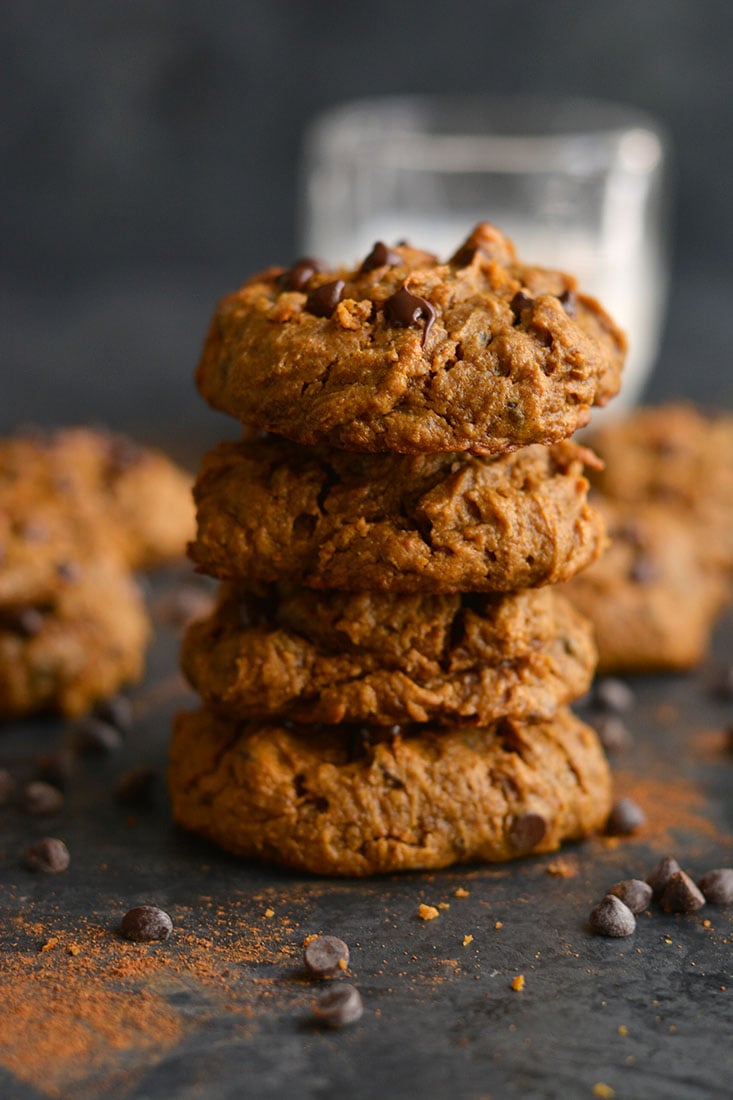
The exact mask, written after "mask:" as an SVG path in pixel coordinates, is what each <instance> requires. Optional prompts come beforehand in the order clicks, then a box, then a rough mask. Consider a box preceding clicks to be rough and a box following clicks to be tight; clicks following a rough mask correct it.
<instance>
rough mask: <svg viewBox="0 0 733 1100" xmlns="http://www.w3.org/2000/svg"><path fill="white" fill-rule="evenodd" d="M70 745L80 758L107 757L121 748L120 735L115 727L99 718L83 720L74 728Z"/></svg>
mask: <svg viewBox="0 0 733 1100" xmlns="http://www.w3.org/2000/svg"><path fill="white" fill-rule="evenodd" d="M72 744H73V746H74V750H75V751H76V752H77V753H79V754H80V755H81V756H108V755H109V754H110V753H114V752H117V751H118V750H119V749H121V748H122V744H123V741H122V734H121V733H120V731H119V729H118V728H117V726H113V725H112V724H111V723H110V722H103V721H102V719H101V718H94V717H91V718H85V719H84V720H83V721H82V722H80V723H79V724H78V726H77V727H76V729H75V731H74V734H73V738H72Z"/></svg>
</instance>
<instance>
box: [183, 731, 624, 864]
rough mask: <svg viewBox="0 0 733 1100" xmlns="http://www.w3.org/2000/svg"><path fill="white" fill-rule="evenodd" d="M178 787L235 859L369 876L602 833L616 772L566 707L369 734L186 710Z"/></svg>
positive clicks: (499, 855)
mask: <svg viewBox="0 0 733 1100" xmlns="http://www.w3.org/2000/svg"><path fill="white" fill-rule="evenodd" d="M169 788H170V793H171V799H172V803H173V814H174V817H175V819H176V821H178V823H179V824H181V825H183V826H185V827H186V828H187V829H191V830H193V831H194V832H198V833H201V834H203V835H204V836H206V837H208V838H210V839H211V840H213V841H215V842H216V843H217V844H220V845H221V846H222V847H223V848H226V849H228V850H229V851H232V852H235V853H236V854H237V855H241V856H245V857H248V858H254V859H263V860H269V861H272V862H274V863H279V864H283V865H285V866H288V867H295V868H298V869H300V870H307V871H313V872H315V873H316V874H323V875H372V874H378V873H383V872H391V871H405V870H413V869H420V868H434V867H446V866H448V865H450V864H452V863H471V862H478V861H498V860H507V859H512V858H513V857H515V856H520V855H528V854H529V853H531V852H549V851H553V850H554V849H556V848H558V847H559V845H560V844H561V842H562V841H563V840H570V839H576V838H579V837H583V836H586V835H587V834H588V833H590V832H592V831H593V830H595V829H599V828H600V827H601V826H602V825H603V823H604V822H605V819H606V817H607V815H608V810H609V805H610V778H609V772H608V766H607V763H606V758H605V756H604V753H603V750H602V748H601V746H600V744H599V741H598V738H597V736H596V734H595V733H594V731H593V730H592V729H590V728H589V727H588V726H586V725H584V724H583V723H582V722H581V721H580V720H579V719H577V718H576V717H575V716H574V715H572V714H571V713H570V712H569V711H565V710H563V711H560V712H558V714H557V715H556V716H555V717H554V718H553V719H551V720H548V721H538V722H532V723H530V722H518V721H515V720H510V719H503V720H502V721H501V722H499V723H497V724H495V725H492V726H487V727H483V728H481V727H477V726H468V727H452V728H450V729H447V730H446V729H441V730H435V729H432V728H430V727H429V726H427V727H426V726H422V727H406V728H405V729H404V730H391V731H389V733H387V734H386V735H385V734H384V733H380V734H378V736H377V737H376V738H374V737H372V736H370V734H369V731H368V730H365V729H362V730H359V729H358V728H357V727H352V729H351V731H349V728H348V727H338V726H337V727H333V726H320V727H318V726H317V727H305V728H303V727H290V726H287V727H284V726H277V725H259V726H258V725H255V724H246V723H240V724H238V723H236V722H232V721H227V720H224V719H220V718H217V717H215V716H214V715H212V714H210V713H208V712H207V711H206V710H200V711H196V712H194V713H187V714H181V715H179V716H178V719H177V721H176V726H175V731H174V735H173V741H172V744H171V750H170V766H169Z"/></svg>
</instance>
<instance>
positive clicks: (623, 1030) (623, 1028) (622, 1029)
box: [618, 1024, 629, 1037]
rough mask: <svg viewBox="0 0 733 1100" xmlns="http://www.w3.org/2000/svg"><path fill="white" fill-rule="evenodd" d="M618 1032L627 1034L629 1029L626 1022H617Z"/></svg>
mask: <svg viewBox="0 0 733 1100" xmlns="http://www.w3.org/2000/svg"><path fill="white" fill-rule="evenodd" d="M618 1033H619V1035H623V1036H624V1037H626V1036H627V1035H628V1034H629V1029H628V1028H627V1026H626V1024H619V1025H618Z"/></svg>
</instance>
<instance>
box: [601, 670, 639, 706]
mask: <svg viewBox="0 0 733 1100" xmlns="http://www.w3.org/2000/svg"><path fill="white" fill-rule="evenodd" d="M633 704H634V693H633V691H632V690H631V688H630V687H629V685H628V684H625V683H624V681H623V680H617V679H616V678H615V677H613V676H604V677H603V678H601V679H600V680H596V682H595V684H594V686H593V705H594V706H596V707H599V708H600V709H601V710H610V711H613V712H614V713H616V714H623V713H624V712H625V711H627V710H630V709H631V707H632V706H633Z"/></svg>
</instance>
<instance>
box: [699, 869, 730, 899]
mask: <svg viewBox="0 0 733 1100" xmlns="http://www.w3.org/2000/svg"><path fill="white" fill-rule="evenodd" d="M698 886H699V887H700V889H701V890H702V892H703V894H704V895H705V900H706V901H709V902H711V903H712V904H713V905H730V904H731V903H733V869H731V868H730V867H719V868H718V869H717V870H715V871H707V872H706V874H704V875H703V876H702V878H701V879H700V881H699V882H698Z"/></svg>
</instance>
